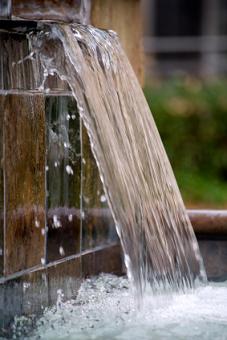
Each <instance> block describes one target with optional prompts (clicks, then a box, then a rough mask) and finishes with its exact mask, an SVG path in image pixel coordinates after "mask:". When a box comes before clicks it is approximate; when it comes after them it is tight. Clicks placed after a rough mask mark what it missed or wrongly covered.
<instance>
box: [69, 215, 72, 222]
mask: <svg viewBox="0 0 227 340" xmlns="http://www.w3.org/2000/svg"><path fill="white" fill-rule="evenodd" d="M68 220H69V222H72V220H73V215H72V214H70V215H69V216H68Z"/></svg>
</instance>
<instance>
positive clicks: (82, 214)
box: [81, 211, 85, 220]
mask: <svg viewBox="0 0 227 340" xmlns="http://www.w3.org/2000/svg"><path fill="white" fill-rule="evenodd" d="M81 218H82V220H84V218H85V212H84V211H82V212H81Z"/></svg>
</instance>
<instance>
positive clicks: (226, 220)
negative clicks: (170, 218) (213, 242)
mask: <svg viewBox="0 0 227 340" xmlns="http://www.w3.org/2000/svg"><path fill="white" fill-rule="evenodd" d="M188 215H189V218H190V220H191V223H192V226H193V228H194V231H195V233H196V234H219V235H220V234H226V235H227V210H188Z"/></svg>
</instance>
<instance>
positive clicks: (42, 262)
mask: <svg viewBox="0 0 227 340" xmlns="http://www.w3.org/2000/svg"><path fill="white" fill-rule="evenodd" d="M41 264H42V265H43V266H44V264H45V259H44V258H43V257H42V258H41Z"/></svg>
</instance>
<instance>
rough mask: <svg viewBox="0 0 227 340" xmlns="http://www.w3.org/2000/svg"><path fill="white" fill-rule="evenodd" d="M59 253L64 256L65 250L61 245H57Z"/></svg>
mask: <svg viewBox="0 0 227 340" xmlns="http://www.w3.org/2000/svg"><path fill="white" fill-rule="evenodd" d="M59 254H60V255H61V256H64V255H65V251H64V248H63V247H59Z"/></svg>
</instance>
